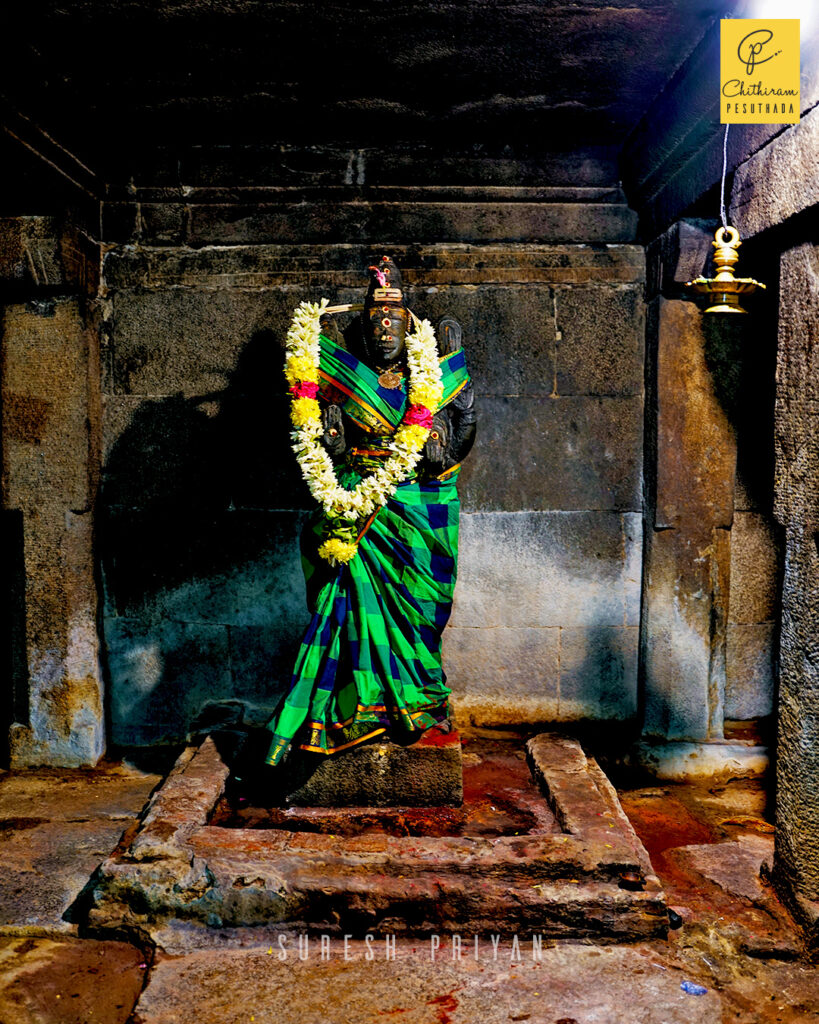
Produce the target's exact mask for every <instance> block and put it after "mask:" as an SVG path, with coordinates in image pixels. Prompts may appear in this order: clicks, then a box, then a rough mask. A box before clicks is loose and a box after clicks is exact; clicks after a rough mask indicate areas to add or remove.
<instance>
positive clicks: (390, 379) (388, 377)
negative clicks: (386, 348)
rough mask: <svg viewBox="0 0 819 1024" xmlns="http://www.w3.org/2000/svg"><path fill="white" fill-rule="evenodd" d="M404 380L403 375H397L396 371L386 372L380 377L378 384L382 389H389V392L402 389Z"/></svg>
mask: <svg viewBox="0 0 819 1024" xmlns="http://www.w3.org/2000/svg"><path fill="white" fill-rule="evenodd" d="M403 379H404V375H403V373H396V372H395V370H384V372H383V373H379V375H378V383H379V384H380V385H381V387H382V388H387V390H388V391H392V390H393V389H394V388H398V387H400V386H401V381H402V380H403Z"/></svg>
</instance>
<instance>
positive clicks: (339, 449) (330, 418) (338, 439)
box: [321, 405, 347, 458]
mask: <svg viewBox="0 0 819 1024" xmlns="http://www.w3.org/2000/svg"><path fill="white" fill-rule="evenodd" d="M321 423H322V426H323V427H324V434H323V435H322V438H321V442H322V444H323V445H324V447H325V448H326V449H327V451H328V452H329V453H330V455H333V456H335V457H336V458H338V457H339V456H341V455H343V454H344V451H345V450H346V447H347V443H346V440H345V437H344V421H343V420H342V418H341V409H340V407H339V406H337V405H328V406H327V407H326V408H324V409H322V411H321Z"/></svg>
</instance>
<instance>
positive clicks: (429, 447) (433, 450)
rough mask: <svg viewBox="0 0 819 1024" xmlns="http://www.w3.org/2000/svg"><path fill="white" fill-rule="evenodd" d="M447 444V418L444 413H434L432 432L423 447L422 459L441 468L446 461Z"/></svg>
mask: <svg viewBox="0 0 819 1024" xmlns="http://www.w3.org/2000/svg"><path fill="white" fill-rule="evenodd" d="M448 442H449V417H448V416H447V415H446V413H442V412H436V413H435V415H434V416H433V417H432V431H431V433H430V435H429V440H428V441H427V443H426V444H425V445H424V457H425V458H426V460H427V462H431V463H433V464H434V465H436V466H443V464H444V461H445V460H446V448H447V444H448Z"/></svg>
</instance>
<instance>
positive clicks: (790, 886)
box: [774, 243, 819, 945]
mask: <svg viewBox="0 0 819 1024" xmlns="http://www.w3.org/2000/svg"><path fill="white" fill-rule="evenodd" d="M817 282H819V245H814V244H812V243H807V244H803V245H798V246H796V247H795V248H793V249H790V250H789V251H787V252H785V253H783V255H782V257H781V261H780V302H779V346H778V354H777V368H776V380H777V393H776V425H775V444H776V474H775V475H776V480H775V487H776V495H775V499H774V514H775V516H776V518H777V520H778V522H780V523H781V524H782V525H783V526H784V528H785V574H784V581H783V588H782V625H781V633H780V651H779V739H778V748H777V764H776V784H777V789H776V854H775V876H776V879H777V882H778V884H779V887H780V889H781V890H782V891H783V894H784V895H786V897H787V898H789V901H790V902H791V904H792V906H793V908H794V910H795V911H796V912H797V916H798V917H799V918H800V919H801V920H802V921H803V923H805V924H806V925H807V927H808V930H809V938H810V940H811V942H812V944H813V945H816V944H819V550H818V549H817V545H819V287H818V286H817Z"/></svg>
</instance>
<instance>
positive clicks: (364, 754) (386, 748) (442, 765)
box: [286, 728, 463, 807]
mask: <svg viewBox="0 0 819 1024" xmlns="http://www.w3.org/2000/svg"><path fill="white" fill-rule="evenodd" d="M308 756H309V755H308ZM304 767H305V770H306V772H309V776H308V778H307V779H306V780H305V781H303V782H302V781H301V779H302V778H304V776H301V777H300V779H299V784H298V785H297V788H294V789H293V790H292V791H291V792H289V793H287V795H286V801H287V803H289V804H297V805H299V806H304V807H401V806H403V807H442V806H456V807H457V806H459V805H460V804H461V802H462V800H463V764H462V759H461V739H460V736H459V734H458V733H457V732H450V733H442V732H441V731H440V729H436V728H433V729H428V730H427V731H426V732H425V733H424V734H423V735H422V736H421V738H420V739H419V740H418V742H417V743H413V744H412V745H411V746H401V745H399V744H397V743H392V742H389V741H387V742H383V743H365V744H363V745H361V746H358V747H351V748H350V750H346V751H342V752H341V753H339V754H334V755H333V756H332V757H321V758H320V759H319V756H318V755H316V756H312V757H311V758H310V761H309V762H308V763H307V764H305V765H304Z"/></svg>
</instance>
